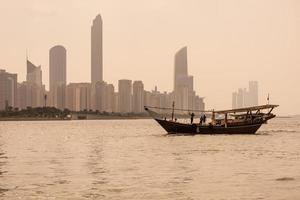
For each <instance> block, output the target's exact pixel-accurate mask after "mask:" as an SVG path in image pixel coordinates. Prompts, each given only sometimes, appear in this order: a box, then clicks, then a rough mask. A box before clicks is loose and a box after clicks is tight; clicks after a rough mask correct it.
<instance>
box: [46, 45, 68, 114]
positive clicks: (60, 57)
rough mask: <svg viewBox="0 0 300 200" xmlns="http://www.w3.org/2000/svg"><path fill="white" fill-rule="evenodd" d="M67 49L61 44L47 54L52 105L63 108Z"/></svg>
mask: <svg viewBox="0 0 300 200" xmlns="http://www.w3.org/2000/svg"><path fill="white" fill-rule="evenodd" d="M66 70H67V51H66V49H65V48H64V47H63V46H55V47H52V48H51V49H50V54H49V71H50V73H49V75H50V77H49V80H50V93H51V101H52V105H53V106H55V107H57V108H59V109H64V108H65V88H66V83H67V76H66Z"/></svg>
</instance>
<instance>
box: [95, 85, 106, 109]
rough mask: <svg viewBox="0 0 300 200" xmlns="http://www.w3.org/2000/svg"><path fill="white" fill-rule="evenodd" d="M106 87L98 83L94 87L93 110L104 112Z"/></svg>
mask: <svg viewBox="0 0 300 200" xmlns="http://www.w3.org/2000/svg"><path fill="white" fill-rule="evenodd" d="M106 87H107V83H106V82H104V81H98V82H97V83H96V85H95V110H98V111H100V112H104V111H105V108H106Z"/></svg>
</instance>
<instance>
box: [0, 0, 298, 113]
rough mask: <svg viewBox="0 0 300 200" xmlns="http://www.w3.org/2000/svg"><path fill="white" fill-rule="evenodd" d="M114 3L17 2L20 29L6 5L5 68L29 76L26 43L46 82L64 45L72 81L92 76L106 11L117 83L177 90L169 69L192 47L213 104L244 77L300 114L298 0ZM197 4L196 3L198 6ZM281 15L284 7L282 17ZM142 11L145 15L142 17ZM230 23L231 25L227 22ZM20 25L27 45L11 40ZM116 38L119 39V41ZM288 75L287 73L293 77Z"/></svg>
mask: <svg viewBox="0 0 300 200" xmlns="http://www.w3.org/2000/svg"><path fill="white" fill-rule="evenodd" d="M113 2H115V3H112V2H111V1H110V2H106V1H103V2H101V3H98V2H96V1H95V2H89V4H91V5H93V7H91V6H90V5H89V4H88V3H86V2H75V3H74V4H73V5H68V6H70V9H68V11H69V12H68V13H63V10H64V8H66V7H67V5H66V3H64V2H59V5H60V7H61V9H59V10H56V8H57V5H58V2H56V1H52V2H50V1H45V2H44V3H40V2H33V1H29V2H27V3H26V4H29V5H32V7H33V9H32V10H31V9H30V10H27V9H25V10H21V9H20V10H18V9H19V8H23V7H22V6H25V5H23V2H19V3H18V6H17V7H16V11H20V12H17V14H18V15H20V14H24V16H25V17H23V18H22V17H20V18H18V17H16V19H20V21H18V23H22V20H25V21H24V25H23V26H21V27H10V26H8V25H9V24H11V23H14V19H10V18H9V16H11V15H10V13H8V12H6V10H11V9H10V8H15V7H13V6H12V5H10V3H7V4H5V5H4V8H7V9H4V12H3V13H1V16H3V17H2V18H3V19H10V20H8V21H10V22H11V23H7V20H6V21H3V24H4V28H3V30H2V33H3V34H2V36H3V37H2V38H1V39H0V40H1V43H2V44H3V46H6V47H7V48H6V49H4V48H1V50H0V51H1V55H3V58H2V59H1V61H0V67H1V68H3V69H6V71H9V72H11V73H18V74H19V77H18V78H19V81H20V82H21V81H22V80H25V79H26V75H25V74H26V73H25V70H26V69H24V68H23V67H24V59H23V58H24V56H25V49H28V52H29V57H30V58H31V60H33V62H34V63H39V64H41V65H42V68H43V72H44V76H43V82H44V83H45V84H46V87H48V80H47V75H46V74H47V70H48V62H47V60H48V58H47V55H46V54H47V53H46V52H47V50H48V49H49V48H50V47H51V46H54V45H56V44H62V45H64V46H65V47H66V49H67V50H68V61H70V62H68V69H67V70H68V78H67V79H68V83H70V82H89V81H90V80H89V79H90V78H89V77H90V69H89V66H90V59H89V51H90V50H89V48H90V47H89V46H90V45H89V37H90V31H89V27H90V26H91V20H92V19H94V18H95V16H96V15H97V14H98V13H99V10H100V11H101V12H100V13H101V15H102V17H103V18H104V19H105V21H104V25H105V28H104V30H103V31H104V33H103V34H104V36H105V42H104V44H105V45H104V46H105V53H104V60H103V61H104V63H103V64H104V66H105V68H104V74H105V77H106V80H107V81H108V82H110V83H113V84H114V85H117V84H116V83H117V81H118V80H119V79H122V78H127V79H132V80H143V82H144V85H145V89H146V90H150V89H152V88H154V86H155V85H158V86H159V88H160V90H161V91H171V90H172V88H173V85H172V81H169V80H172V73H170V71H171V70H172V68H173V63H172V62H173V61H172V57H173V53H174V50H176V49H179V48H181V47H182V46H188V47H189V62H190V72H191V74H193V76H194V82H195V83H196V84H195V90H196V91H197V93H198V94H200V95H201V96H204V97H206V103H207V107H208V108H216V109H218V108H227V107H230V106H231V92H232V90H233V89H234V88H236V85H239V86H241V87H245V86H243V85H242V84H243V83H244V82H245V81H248V80H252V79H255V80H257V81H259V83H260V86H261V91H260V95H259V96H260V101H261V102H263V100H265V99H266V97H267V94H268V93H270V99H271V102H272V103H278V104H280V105H281V107H280V108H279V112H280V113H282V114H297V113H299V112H300V111H299V110H297V108H298V107H297V105H298V102H299V94H298V92H295V91H294V90H293V88H294V86H295V85H297V84H298V82H297V75H296V74H299V59H298V57H299V56H298V53H297V52H299V49H298V46H299V45H297V44H299V38H298V37H296V36H297V35H298V33H299V26H297V24H298V21H297V19H298V18H299V14H298V12H296V11H297V8H299V3H297V2H296V1H288V2H277V1H276V2H271V1H266V2H256V3H253V4H250V5H249V4H247V3H245V2H242V3H240V4H239V8H237V7H236V5H234V4H233V3H232V1H229V2H227V4H226V5H224V3H222V2H218V3H216V2H215V1H213V2H211V3H207V2H206V3H204V2H203V1H199V2H197V3H196V2H194V4H197V6H195V5H194V4H193V3H192V2H186V3H184V4H183V3H180V2H174V1H173V2H172V3H170V1H166V2H157V1H153V2H147V3H145V2H144V3H142V2H136V1H133V2H130V3H128V4H130V5H132V3H136V4H137V5H136V6H135V7H138V8H140V9H139V10H134V9H133V8H129V7H126V6H124V4H125V3H124V2H121V1H113ZM116 2H118V3H116ZM230 2H231V3H230ZM12 3H13V2H12ZM143 4H145V6H144V5H143ZM200 5H202V6H200ZM254 5H258V6H257V7H255V6H254ZM26 6H27V5H26ZM28 7H29V6H28ZM180 7H182V8H183V9H182V12H181V13H179V14H177V15H174V11H175V10H177V9H178V8H180ZM193 7H195V8H197V12H196V9H193ZM45 8H49V9H45ZM100 8H101V9H100ZM121 8H122V9H121ZM199 8H200V11H201V12H199ZM47 10H49V12H48V13H47V12H46V11H47ZM78 10H80V11H81V12H80V13H81V15H80V16H76V14H75V13H76V12H77V11H78ZM187 10H189V12H187ZM112 11H118V12H112ZM211 11H214V12H211ZM241 11H243V12H241ZM253 12H255V13H257V15H256V18H252V17H251V16H252V15H251V13H253ZM45 13H46V14H45ZM277 13H281V15H280V19H279V15H277ZM27 14H28V15H27ZM137 14H138V16H139V18H140V19H136V16H137ZM224 16H225V17H224ZM236 16H239V18H236ZM37 18H38V19H39V20H36V19H37ZM208 19H209V20H208ZM207 21H210V23H206V22H207ZM270 21H271V22H272V23H270ZM278 21H279V22H280V23H277V22H278ZM67 22H68V23H67ZM124 22H126V23H124ZM142 22H143V23H142ZM228 23H229V25H230V26H228V27H225V26H223V25H222V24H228ZM66 24H68V26H66ZM164 26H165V27H164ZM149 27H152V28H151V29H149ZM179 27H180V28H179ZM17 28H23V29H24V30H26V34H24V37H25V38H22V37H21V38H22V41H25V43H24V42H22V41H20V39H18V38H16V40H13V41H12V40H10V39H8V38H9V36H10V34H8V33H11V32H13V34H12V36H14V35H15V34H18V35H19V33H22V30H20V31H14V30H17ZM178 28H179V29H178ZM49 30H55V31H49ZM149 30H151V31H149ZM245 30H247V31H245ZM255 30H261V31H260V32H255ZM77 32H78V33H77ZM147 32H148V33H147ZM246 32H249V34H248V33H246ZM120 35H122V36H123V37H120ZM233 36H234V37H233ZM7 41H10V43H8V42H7ZM134 41H135V42H134ZM162 41H163V42H162ZM113 43H115V44H118V45H117V46H116V45H115V46H114V45H112V44H113ZM17 44H18V45H17ZM129 44H130V45H129ZM17 47H20V48H17ZM128 47H130V48H128ZM16 50H17V51H16ZM21 58H22V59H21ZM115 58H117V59H115ZM22 63H23V64H22ZM83 68H84V69H86V70H82V69H83ZM124 69H126V70H124ZM23 72H24V73H23ZM218 72H222V73H221V74H220V73H218ZM232 72H233V73H232ZM267 74H269V75H267ZM153 77H155V79H154V78H153ZM285 77H289V78H288V80H286V78H285ZM212 79H214V80H212ZM164 80H168V81H164ZM211 83H215V84H211ZM224 97H225V98H224ZM295 108H296V110H295Z"/></svg>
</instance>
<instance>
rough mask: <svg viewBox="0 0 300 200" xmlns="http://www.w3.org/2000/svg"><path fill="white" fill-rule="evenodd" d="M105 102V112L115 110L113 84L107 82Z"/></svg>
mask: <svg viewBox="0 0 300 200" xmlns="http://www.w3.org/2000/svg"><path fill="white" fill-rule="evenodd" d="M105 101H106V103H105V111H106V112H110V113H111V112H115V111H116V109H115V87H114V85H113V84H107V86H106V100H105Z"/></svg>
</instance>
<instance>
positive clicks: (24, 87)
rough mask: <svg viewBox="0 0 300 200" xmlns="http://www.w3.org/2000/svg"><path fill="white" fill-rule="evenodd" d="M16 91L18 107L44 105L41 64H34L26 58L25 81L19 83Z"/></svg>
mask: <svg viewBox="0 0 300 200" xmlns="http://www.w3.org/2000/svg"><path fill="white" fill-rule="evenodd" d="M18 91H19V93H18V94H19V104H20V108H26V107H40V106H43V105H44V97H43V96H44V87H43V84H42V70H41V66H35V65H34V64H33V63H32V62H30V61H29V60H28V59H27V74H26V81H25V82H23V83H21V84H20V87H19V88H18Z"/></svg>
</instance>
